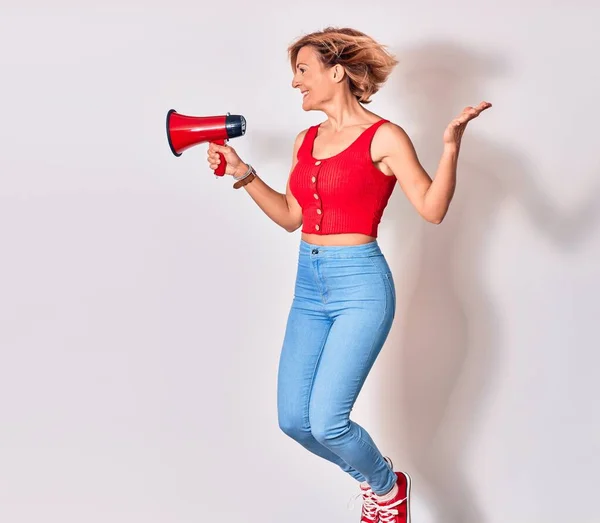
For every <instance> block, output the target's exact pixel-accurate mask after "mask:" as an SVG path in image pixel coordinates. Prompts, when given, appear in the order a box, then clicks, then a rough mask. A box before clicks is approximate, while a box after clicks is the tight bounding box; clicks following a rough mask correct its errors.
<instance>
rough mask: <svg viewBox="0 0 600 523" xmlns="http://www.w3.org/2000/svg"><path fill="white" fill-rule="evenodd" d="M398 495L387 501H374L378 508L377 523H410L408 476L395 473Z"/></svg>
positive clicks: (402, 473) (404, 473)
mask: <svg viewBox="0 0 600 523" xmlns="http://www.w3.org/2000/svg"><path fill="white" fill-rule="evenodd" d="M396 476H398V481H397V482H396V485H398V494H396V496H394V498H393V499H390V500H389V501H379V500H378V499H377V498H375V501H376V503H377V505H378V507H379V523H410V476H409V475H408V474H406V472H396Z"/></svg>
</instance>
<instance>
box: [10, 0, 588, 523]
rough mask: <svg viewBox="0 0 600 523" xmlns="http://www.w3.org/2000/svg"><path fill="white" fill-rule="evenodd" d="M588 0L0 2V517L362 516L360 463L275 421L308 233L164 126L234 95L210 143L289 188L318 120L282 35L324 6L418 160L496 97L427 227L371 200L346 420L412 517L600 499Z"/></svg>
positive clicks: (532, 520)
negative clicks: (361, 332)
mask: <svg viewBox="0 0 600 523" xmlns="http://www.w3.org/2000/svg"><path fill="white" fill-rule="evenodd" d="M593 3H594V2H592V1H591V0H590V1H589V2H587V3H584V2H579V3H577V2H575V3H573V2H570V6H569V7H567V2H553V3H551V2H546V3H543V2H531V1H529V2H528V1H522V2H514V1H513V2H502V4H501V6H500V5H495V4H489V5H485V4H482V3H479V2H478V3H475V2H465V1H464V0H457V1H455V2H451V3H448V2H441V1H438V2H392V1H383V0H374V1H371V2H368V3H365V2H349V1H348V0H344V1H342V0H337V1H329V2H323V1H320V2H311V1H303V2H295V3H283V2H264V1H260V0H259V1H258V2H242V1H241V0H232V1H228V2H202V3H201V2H169V3H164V5H158V4H152V3H150V2H146V3H142V2H138V3H137V4H134V3H133V2H128V1H127V0H124V2H123V3H122V4H121V6H120V7H117V4H116V2H96V3H95V5H94V4H92V3H89V2H88V3H87V6H84V5H85V4H84V3H83V2H79V3H78V4H77V5H78V7H74V6H75V5H76V4H75V3H73V4H72V5H69V4H67V3H66V2H65V3H62V4H61V3H53V4H52V5H51V6H49V4H42V3H41V2H40V3H39V5H35V4H34V3H29V4H27V3H21V4H20V6H19V7H17V3H16V2H13V3H10V2H9V3H7V2H3V3H2V7H1V9H0V49H1V51H0V66H1V82H0V107H1V115H2V126H1V129H0V148H1V154H0V177H1V178H0V350H1V353H0V356H1V359H0V422H1V430H0V521H2V522H6V523H34V522H35V523H46V522H52V523H54V522H57V523H58V522H60V523H82V522H85V523H106V522H111V523H121V522H122V523H133V522H140V523H142V522H143V523H159V522H160V523H163V522H164V523H167V522H168V523H192V522H194V523H196V522H202V523H207V522H209V521H219V522H223V523H230V522H231V523H234V522H236V523H237V522H250V523H254V522H257V523H258V522H260V523H281V522H285V523H300V522H307V521H311V522H325V521H327V522H329V523H333V522H335V523H338V522H339V523H342V522H348V521H358V519H359V512H358V508H355V510H354V511H353V512H348V510H347V507H346V503H347V501H348V499H349V498H350V497H351V496H352V495H353V494H355V493H356V492H357V489H358V485H357V484H356V482H355V480H353V479H352V478H351V477H350V476H347V475H345V474H344V473H342V472H341V471H340V470H339V469H337V467H335V466H333V465H332V464H330V463H329V462H326V461H323V460H321V459H320V458H317V457H316V456H313V455H312V454H309V453H308V452H307V451H305V450H304V449H303V448H302V447H301V446H300V445H299V444H297V443H296V442H295V441H293V440H291V439H289V438H288V437H287V436H285V435H284V434H283V432H281V431H280V430H279V428H278V424H277V413H276V401H275V398H276V389H275V385H276V371H277V364H278V359H279V350H280V346H281V341H282V338H283V334H284V326H285V320H286V317H287V313H288V310H289V306H290V304H291V299H292V296H293V285H294V277H295V271H296V265H295V264H296V259H297V249H298V243H299V240H300V231H296V232H295V233H293V234H289V233H287V232H285V231H284V230H283V229H281V228H279V227H278V226H277V225H275V224H274V223H273V222H271V221H270V220H269V219H268V218H267V217H266V215H264V214H263V213H262V211H260V209H259V208H258V206H256V204H255V203H254V202H253V201H252V200H251V198H250V197H249V195H248V194H247V193H246V192H245V190H244V189H241V190H239V191H234V190H232V188H231V185H232V181H231V178H229V177H228V178H226V179H221V178H219V179H216V178H215V176H214V175H213V174H212V172H211V171H210V170H209V168H208V165H207V163H206V160H205V157H206V146H205V145H202V146H198V147H196V148H192V149H190V150H188V151H186V152H185V153H184V154H183V155H182V156H181V157H180V158H176V157H174V156H173V155H172V153H171V152H170V150H169V148H168V145H167V140H166V133H165V116H166V113H167V111H168V110H169V109H171V108H174V109H176V110H178V111H179V112H181V113H183V114H189V115H219V114H225V113H226V112H230V113H232V114H242V115H244V116H245V117H246V119H247V121H248V129H247V133H246V135H245V136H243V137H240V138H237V139H235V140H232V141H231V142H230V145H232V146H234V147H235V148H236V150H237V151H238V153H239V154H240V156H242V158H243V159H244V160H246V161H248V162H251V163H252V164H253V165H254V166H255V168H256V169H257V171H258V172H259V173H260V175H261V176H262V178H263V179H264V180H265V181H266V182H267V183H268V184H269V185H271V186H272V187H273V188H274V189H276V190H278V191H280V192H283V191H284V190H285V182H286V179H287V176H288V172H289V167H290V163H291V159H292V147H293V140H294V137H295V136H296V134H297V133H298V132H299V131H300V130H302V129H304V128H306V127H307V126H309V125H312V124H316V123H318V122H320V121H323V120H324V118H325V116H324V115H323V114H322V113H315V112H308V113H307V112H304V111H303V110H302V108H301V96H300V93H299V92H298V91H297V90H293V89H292V88H291V85H290V83H291V79H292V75H291V68H290V65H289V63H288V61H287V56H286V48H287V46H288V45H289V44H290V43H291V42H292V41H293V40H294V39H295V38H297V37H299V36H301V35H302V34H304V33H306V32H310V31H314V30H318V29H322V28H324V27H326V26H327V25H338V26H350V27H355V28H357V29H360V30H362V31H365V32H367V33H368V34H370V35H371V36H373V37H374V38H376V39H377V40H379V41H381V42H382V43H384V44H386V45H388V46H389V47H390V50H391V51H392V52H394V53H395V54H396V56H397V57H398V59H399V60H400V64H399V65H398V67H397V68H396V69H395V70H394V73H393V75H392V77H391V78H390V80H389V82H388V84H387V85H386V86H384V88H383V90H382V91H381V92H380V93H378V94H376V95H375V97H374V98H373V103H372V104H371V105H370V106H369V109H371V110H373V111H375V112H376V113H378V114H380V115H381V116H384V117H386V118H388V119H390V120H392V121H394V122H396V123H398V124H399V125H401V126H402V127H404V129H406V131H407V132H408V133H409V135H410V136H411V137H412V139H413V141H414V143H415V146H416V148H417V151H418V153H419V157H420V159H421V161H422V163H423V165H424V167H425V168H426V169H427V170H428V172H429V173H430V174H431V175H432V176H433V175H434V173H435V169H436V167H437V163H438V160H439V155H440V153H441V144H442V141H441V139H442V133H443V130H444V128H445V126H446V124H447V123H448V122H449V121H450V120H451V118H452V117H453V116H455V115H457V114H458V113H459V112H460V111H461V110H462V108H463V107H464V106H466V105H474V104H476V103H478V102H480V101H481V100H489V101H491V102H492V103H493V104H494V106H493V108H492V109H490V110H488V111H486V112H485V113H484V114H482V115H481V116H480V117H479V118H478V119H477V120H475V121H473V122H471V124H469V127H468V129H467V131H466V134H465V136H464V139H463V146H462V150H461V156H460V162H459V181H458V188H457V192H456V196H455V199H454V201H453V203H452V205H451V208H450V212H449V214H448V215H447V217H446V220H445V221H444V222H443V223H442V224H441V225H439V226H435V225H432V224H429V223H426V222H425V221H423V220H422V219H421V218H420V217H418V215H417V214H416V212H415V210H414V209H413V208H412V207H411V206H410V204H409V203H408V202H407V200H406V199H405V197H404V195H403V194H402V191H401V190H400V188H399V186H397V187H396V190H395V192H394V194H393V196H392V198H391V201H390V204H389V206H388V208H387V210H386V212H385V214H384V217H383V222H382V224H381V227H380V236H379V242H380V245H381V248H382V250H383V252H384V254H385V255H386V256H387V258H388V261H389V263H390V266H391V267H392V271H393V273H394V277H395V280H396V287H397V297H398V312H397V316H396V320H395V323H394V327H393V329H392V332H391V334H390V337H389V338H388V341H387V343H386V346H385V347H384V350H383V352H382V354H381V356H380V358H379V360H378V361H377V363H376V365H375V367H374V369H373V371H372V373H371V375H370V376H369V378H368V380H367V383H366V385H365V388H364V389H363V392H362V394H361V396H360V397H359V400H358V402H357V404H356V408H355V410H354V412H353V419H355V420H356V421H358V422H359V423H361V425H363V426H365V427H366V428H367V429H368V430H369V432H370V433H371V435H372V436H373V438H374V439H375V441H376V442H377V444H378V446H379V447H380V448H381V449H382V451H383V452H384V453H385V454H387V455H390V456H391V457H392V458H393V459H394V461H395V464H396V468H398V469H404V470H407V471H408V472H410V473H411V474H412V476H413V482H414V486H413V521H415V522H416V523H434V522H435V523H437V522H439V523H501V522H502V523H504V522H506V521H510V522H511V523H536V522H540V523H542V522H543V523H564V522H565V521H569V522H573V523H588V522H589V523H592V522H597V521H599V518H600V510H599V509H598V503H597V490H598V485H599V483H598V469H599V468H600V414H599V409H598V403H597V398H598V397H599V393H600V390H599V386H598V382H597V381H596V374H597V369H598V366H599V364H600V355H599V351H598V349H599V345H600V344H599V343H598V334H597V332H598V331H597V329H598V317H599V312H600V307H599V305H598V295H599V292H600V269H599V256H600V238H599V234H598V231H599V221H598V220H599V216H598V214H599V213H597V212H596V211H598V209H599V207H600V204H599V202H600V198H599V196H600V183H599V180H598V178H599V174H600V160H599V158H598V145H599V142H598V121H599V116H600V108H599V107H598V103H597V96H598V93H599V92H600V73H599V68H598V65H597V64H598V49H599V48H600V33H599V32H598V25H599V22H600V8H599V7H592V4H593ZM42 5H45V7H40V6H42Z"/></svg>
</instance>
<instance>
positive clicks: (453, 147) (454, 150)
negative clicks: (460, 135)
mask: <svg viewBox="0 0 600 523" xmlns="http://www.w3.org/2000/svg"><path fill="white" fill-rule="evenodd" d="M459 150H460V145H459V144H458V143H456V142H454V143H444V154H458V151H459Z"/></svg>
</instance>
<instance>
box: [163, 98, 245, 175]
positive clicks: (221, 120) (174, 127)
mask: <svg viewBox="0 0 600 523" xmlns="http://www.w3.org/2000/svg"><path fill="white" fill-rule="evenodd" d="M245 132H246V119H245V118H244V117H243V116H241V115H231V114H229V113H227V114H226V115H223V116H185V115H183V114H179V113H177V112H176V111H175V109H171V110H170V111H169V112H168V113H167V139H168V140H169V147H170V148H171V151H172V152H173V154H174V155H175V156H181V153H182V152H183V151H185V150H186V149H187V148H189V147H192V146H193V145H198V144H200V143H205V142H213V143H216V144H218V145H225V142H226V141H227V140H229V139H230V138H236V137H238V136H242V135H243V134H244V133H245ZM219 158H220V159H221V163H220V164H219V166H218V167H217V169H216V171H215V174H216V175H217V176H223V175H224V174H225V167H227V162H226V161H225V158H224V157H223V155H222V154H221V153H219Z"/></svg>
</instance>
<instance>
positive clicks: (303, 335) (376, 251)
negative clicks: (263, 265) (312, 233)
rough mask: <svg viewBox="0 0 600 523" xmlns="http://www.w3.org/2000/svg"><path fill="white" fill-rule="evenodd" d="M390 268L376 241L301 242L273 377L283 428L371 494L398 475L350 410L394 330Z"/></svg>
mask: <svg viewBox="0 0 600 523" xmlns="http://www.w3.org/2000/svg"><path fill="white" fill-rule="evenodd" d="M395 310H396V293H395V287H394V280H393V278H392V273H391V271H390V268H389V266H388V264H387V261H386V259H385V257H384V255H383V254H382V252H381V250H380V247H379V245H378V243H377V241H376V240H375V241H373V242H370V243H367V244H362V245H351V246H325V247H324V246H320V245H313V244H310V243H307V242H305V241H304V240H301V241H300V249H299V255H298V270H297V275H296V283H295V289H294V299H293V302H292V306H291V310H290V312H289V316H288V320H287V325H286V330H285V336H284V340H283V346H282V350H281V356H280V360H279V369H278V376H277V408H278V419H279V426H280V428H281V430H282V431H283V432H284V433H285V434H287V435H288V436H290V437H291V438H293V439H294V440H296V441H297V442H298V443H300V444H301V445H302V446H304V447H305V448H306V449H308V450H309V451H311V452H312V453H314V454H316V455H317V456H320V457H322V458H324V459H326V460H329V461H331V462H332V463H335V464H336V465H338V466H339V467H340V468H341V469H342V470H344V471H345V472H347V473H348V474H350V475H351V476H352V477H353V478H355V479H356V480H357V481H361V482H362V481H366V482H367V483H368V484H369V485H370V486H371V488H372V489H373V491H374V492H375V493H376V494H385V493H387V492H388V491H389V490H391V488H392V487H393V486H394V484H395V483H396V479H397V477H396V475H395V474H394V472H393V471H392V469H391V468H390V467H389V465H388V464H387V463H386V462H385V461H384V459H383V456H382V454H381V452H380V451H379V450H378V448H377V446H376V445H375V443H374V442H373V440H372V439H371V437H370V436H369V434H368V433H367V431H366V430H365V429H364V428H363V427H361V426H360V425H358V424H357V423H355V422H354V421H352V420H350V412H351V410H352V408H353V406H354V403H355V401H356V398H357V396H358V394H359V392H360V390H361V388H362V386H363V384H364V382H365V380H366V378H367V375H368V373H369V371H370V370H371V368H372V366H373V364H374V362H375V360H376V358H377V356H378V355H379V353H380V351H381V348H382V346H383V344H384V342H385V340H386V338H387V335H388V333H389V331H390V329H391V326H392V322H393V319H394V314H395Z"/></svg>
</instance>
